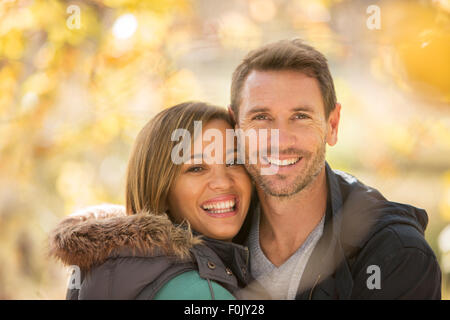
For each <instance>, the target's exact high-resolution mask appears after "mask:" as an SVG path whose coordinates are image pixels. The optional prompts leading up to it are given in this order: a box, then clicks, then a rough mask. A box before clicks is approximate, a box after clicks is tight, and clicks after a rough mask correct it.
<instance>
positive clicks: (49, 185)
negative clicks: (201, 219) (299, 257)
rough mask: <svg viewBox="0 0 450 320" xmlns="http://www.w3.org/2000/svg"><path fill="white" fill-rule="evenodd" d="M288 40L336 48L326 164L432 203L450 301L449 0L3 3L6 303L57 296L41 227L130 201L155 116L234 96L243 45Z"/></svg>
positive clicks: (434, 240)
mask: <svg viewBox="0 0 450 320" xmlns="http://www.w3.org/2000/svg"><path fill="white" fill-rule="evenodd" d="M293 37H299V38H302V39H304V40H305V41H306V42H308V43H309V44H311V45H313V46H314V47H316V48H317V49H318V50H320V51H321V52H323V53H324V54H325V56H326V57H327V58H328V59H329V63H330V68H331V72H332V74H333V77H334V81H335V86H336V90H337V97H338V101H340V102H341V104H342V112H341V125H340V132H339V142H338V144H337V145H336V146H335V147H333V148H329V149H328V151H327V152H328V155H327V157H328V161H329V163H330V164H331V166H332V167H333V168H335V169H341V170H345V171H348V172H350V173H352V174H354V175H356V176H357V177H358V178H360V179H361V180H362V181H363V182H365V183H366V184H369V185H371V186H373V187H375V188H378V189H379V190H381V192H382V193H383V194H384V195H385V196H386V197H387V198H388V199H390V200H393V201H397V202H406V203H409V204H412V205H414V206H417V207H421V208H424V209H426V210H427V212H428V215H429V225H428V228H427V231H426V239H427V240H428V242H429V243H430V245H431V246H432V248H433V250H434V252H435V253H436V255H437V256H438V258H439V262H440V265H441V268H442V272H443V297H444V298H446V299H448V298H450V294H449V292H450V1H448V0H421V1H419V0H389V1H377V0H370V1H363V0H360V1H358V0H356V1H346V0H341V1H333V0H290V1H287V0H228V1H223V0H192V1H188V0H168V1H156V0H154V1H142V0H140V1H138V0H92V1H88V0H86V1H62V0H45V1H44V0H35V1H32V0H23V1H21V0H17V1H14V0H2V1H1V2H0V299H64V297H65V287H66V284H67V279H68V272H67V270H66V269H64V268H63V266H62V265H60V264H58V263H56V262H55V261H52V260H50V259H48V258H47V256H46V245H47V242H46V236H47V234H48V232H49V231H50V230H51V229H52V228H53V227H54V226H55V225H56V223H57V222H58V221H59V220H61V218H63V217H64V216H66V215H68V214H70V213H71V212H73V211H75V210H77V209H79V208H82V207H85V206H89V205H94V204H100V203H116V204H124V178H125V168H126V165H127V160H128V156H129V152H130V149H131V146H132V143H133V141H134V139H135V137H136V135H137V133H138V131H139V130H140V129H141V128H142V126H143V125H144V124H145V123H146V122H147V121H148V120H149V119H150V118H151V117H152V116H153V115H154V114H156V113H157V112H158V111H160V110H162V109H163V108H166V107H169V106H171V105H173V104H175V103H179V102H182V101H185V100H190V99H195V100H205V101H208V102H211V103H214V104H219V105H222V106H224V107H225V106H227V105H228V102H229V91H230V81H231V74H232V72H233V70H234V68H235V67H236V66H237V65H238V64H239V62H240V61H241V59H242V58H243V57H244V56H245V54H246V53H247V52H248V51H249V50H251V49H254V48H256V47H258V46H261V45H263V44H265V43H268V42H272V41H276V40H279V39H284V38H293Z"/></svg>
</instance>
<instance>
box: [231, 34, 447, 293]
mask: <svg viewBox="0 0 450 320" xmlns="http://www.w3.org/2000/svg"><path fill="white" fill-rule="evenodd" d="M340 110H341V106H340V104H338V103H337V102H336V95H335V90H334V85H333V79H332V77H331V75H330V72H329V69H328V65H327V61H326V59H325V57H324V56H323V55H322V54H321V53H320V52H318V51H316V50H315V49H314V48H312V47H310V46H308V45H305V44H303V43H302V42H301V41H299V40H292V41H288V40H283V41H279V42H276V43H272V44H269V45H266V46H264V47H262V48H259V49H257V50H255V51H252V52H250V53H249V54H248V55H247V57H245V58H244V60H243V61H242V63H241V64H240V65H239V66H238V67H237V68H236V70H235V71H234V73H233V79H232V85H231V106H230V108H229V111H230V113H231V115H232V116H233V117H234V119H235V121H236V127H237V128H240V129H242V130H243V131H244V132H245V131H246V130H249V129H256V130H258V129H278V130H279V145H278V148H279V156H278V157H277V156H276V155H270V154H269V155H268V156H267V157H265V159H262V160H261V161H260V162H258V163H257V164H248V163H247V164H246V167H247V170H248V172H249V173H250V175H251V177H252V178H253V180H254V181H255V185H256V190H257V194H258V198H259V203H258V204H257V205H256V207H255V208H254V210H253V211H252V212H251V213H250V214H249V219H248V220H247V223H246V225H245V226H244V228H243V229H242V231H241V233H240V235H239V236H238V238H237V239H236V240H237V241H241V242H243V243H245V244H247V245H248V246H249V251H250V270H251V273H252V275H253V276H254V277H255V278H256V279H257V280H259V282H260V283H261V284H262V285H263V286H264V287H265V288H266V289H267V291H268V292H269V293H270V294H271V295H272V297H273V298H276V299H440V297H441V272H440V269H439V265H438V263H437V261H436V257H435V255H434V253H433V251H432V250H431V248H430V247H429V245H428V244H427V242H426V241H425V239H424V236H423V234H424V230H425V228H426V225H427V222H428V218H427V214H426V212H425V211H424V210H421V209H417V208H415V207H412V206H409V205H404V204H399V203H394V202H390V201H387V200H386V199H385V198H384V197H383V196H382V195H381V194H380V193H379V192H378V191H377V190H375V189H373V188H370V187H367V186H365V185H363V184H362V183H361V182H359V181H358V180H357V179H356V178H354V177H352V176H350V175H348V174H345V173H342V172H337V171H333V170H332V169H331V168H330V167H329V165H328V164H327V163H326V162H325V149H326V144H328V145H330V146H333V145H335V144H336V142H337V134H338V128H339V117H340ZM268 150H270V149H269V148H268V149H267V150H259V151H265V152H266V153H265V154H267V152H268ZM269 165H271V166H275V167H276V169H277V171H278V172H277V173H276V174H273V175H262V174H261V169H262V168H264V167H267V166H269Z"/></svg>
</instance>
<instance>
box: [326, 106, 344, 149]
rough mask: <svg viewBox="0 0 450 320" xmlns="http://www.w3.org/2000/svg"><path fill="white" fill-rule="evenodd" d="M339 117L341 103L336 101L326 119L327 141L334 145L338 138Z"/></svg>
mask: <svg viewBox="0 0 450 320" xmlns="http://www.w3.org/2000/svg"><path fill="white" fill-rule="evenodd" d="M340 118H341V104H340V103H336V107H335V108H334V110H333V111H331V112H330V115H329V116H328V120H327V126H328V133H327V143H328V145H330V146H334V145H335V144H336V143H337V139H338V129H339V119H340Z"/></svg>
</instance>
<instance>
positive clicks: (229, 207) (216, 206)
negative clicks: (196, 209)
mask: <svg viewBox="0 0 450 320" xmlns="http://www.w3.org/2000/svg"><path fill="white" fill-rule="evenodd" d="M235 205H236V201H235V200H228V201H217V202H211V203H208V204H204V205H202V208H203V209H204V210H208V211H209V212H210V213H224V212H230V211H233V210H234V207H235Z"/></svg>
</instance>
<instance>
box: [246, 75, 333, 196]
mask: <svg viewBox="0 0 450 320" xmlns="http://www.w3.org/2000/svg"><path fill="white" fill-rule="evenodd" d="M339 112H340V106H339V105H337V107H336V108H335V110H333V111H332V112H331V114H330V116H329V118H328V119H327V118H326V116H325V110H324V105H323V99H322V95H321V91H320V88H319V83H318V82H317V80H316V79H315V78H311V77H309V76H307V75H305V74H303V73H301V72H298V71H255V70H254V71H252V72H251V73H250V74H249V75H248V77H247V79H246V81H245V84H244V86H243V88H242V92H241V105H240V107H239V115H238V127H240V128H241V129H243V130H244V131H246V130H249V129H254V130H256V131H258V129H268V131H269V133H270V129H279V144H278V148H279V155H278V156H276V155H271V154H270V150H271V147H270V138H269V139H268V143H267V150H264V151H265V152H266V153H265V154H267V157H265V158H263V159H261V161H258V163H257V164H249V163H247V164H246V168H247V170H248V172H249V173H250V175H251V176H252V178H253V179H254V180H255V182H256V185H257V187H259V188H261V189H262V190H263V191H264V192H265V193H266V194H269V195H272V196H276V197H286V196H291V195H294V194H296V193H298V192H299V191H301V190H302V189H304V188H305V187H306V186H308V185H309V184H310V183H311V182H312V181H314V178H315V177H317V175H318V174H319V173H320V172H321V170H322V169H323V167H324V164H325V146H326V143H327V142H328V144H330V145H334V144H335V143H336V139H337V128H338V123H339ZM269 137H270V134H269ZM258 146H260V144H258ZM258 148H261V147H258ZM258 152H261V150H258ZM258 159H259V158H258ZM268 166H272V168H275V170H276V172H277V173H276V174H273V175H261V168H263V167H268Z"/></svg>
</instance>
